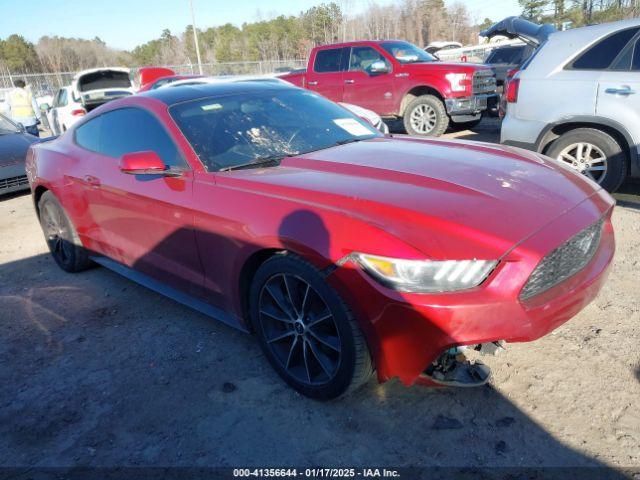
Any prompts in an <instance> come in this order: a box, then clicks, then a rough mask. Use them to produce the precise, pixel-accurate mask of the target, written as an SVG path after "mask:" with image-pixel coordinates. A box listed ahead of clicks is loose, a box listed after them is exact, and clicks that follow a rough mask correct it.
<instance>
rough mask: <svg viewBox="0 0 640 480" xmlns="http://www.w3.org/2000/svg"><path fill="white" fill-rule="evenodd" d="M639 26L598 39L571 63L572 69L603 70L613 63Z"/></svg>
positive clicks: (639, 28)
mask: <svg viewBox="0 0 640 480" xmlns="http://www.w3.org/2000/svg"><path fill="white" fill-rule="evenodd" d="M638 30H640V27H635V28H627V29H626V30H621V31H619V32H616V33H614V34H612V35H609V36H608V37H606V38H604V39H603V40H600V41H599V42H598V43H596V44H595V45H594V46H593V47H591V48H589V49H588V50H587V51H586V52H584V53H583V54H582V55H580V56H579V57H578V58H577V59H576V60H575V61H574V62H573V64H572V65H571V68H572V69H573V70H605V69H607V68H609V66H610V65H611V64H612V63H613V61H614V60H615V59H616V57H617V56H618V55H619V54H620V52H621V51H622V49H623V48H624V47H625V46H626V45H627V43H629V41H630V40H631V39H632V38H633V36H634V35H635V34H636V33H638Z"/></svg>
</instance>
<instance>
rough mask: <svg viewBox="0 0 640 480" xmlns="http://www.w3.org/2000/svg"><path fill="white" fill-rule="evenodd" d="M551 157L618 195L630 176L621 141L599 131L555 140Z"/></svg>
mask: <svg viewBox="0 0 640 480" xmlns="http://www.w3.org/2000/svg"><path fill="white" fill-rule="evenodd" d="M547 155H548V156H550V157H551V158H555V159H556V160H558V161H559V162H563V163H564V164H565V165H567V166H569V167H571V168H573V169H574V170H576V171H578V172H580V173H582V174H583V175H586V176H587V177H589V178H591V179H592V180H593V181H595V182H596V183H598V184H599V185H600V186H601V187H602V188H604V189H605V190H607V191H608V192H615V191H616V190H617V189H618V187H620V185H621V184H622V182H623V181H624V179H625V177H626V175H627V155H626V153H625V152H624V151H623V150H622V148H621V147H620V145H619V144H618V142H617V141H616V140H615V139H614V138H613V137H612V136H611V135H608V134H607V133H605V132H603V131H601V130H596V129H595V128H577V129H575V130H571V131H569V132H567V133H565V134H563V135H561V136H560V138H558V139H557V140H555V141H554V142H553V143H552V144H551V147H550V148H549V150H548V151H547Z"/></svg>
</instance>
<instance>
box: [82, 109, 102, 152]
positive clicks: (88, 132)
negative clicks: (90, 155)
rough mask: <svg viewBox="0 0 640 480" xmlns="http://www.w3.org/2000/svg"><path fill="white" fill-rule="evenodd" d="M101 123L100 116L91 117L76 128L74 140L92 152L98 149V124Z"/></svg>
mask: <svg viewBox="0 0 640 480" xmlns="http://www.w3.org/2000/svg"><path fill="white" fill-rule="evenodd" d="M101 124H102V116H99V117H95V118H92V119H91V120H89V121H87V122H86V123H84V124H82V125H80V126H79V127H78V128H76V132H75V141H76V143H77V144H78V145H79V146H81V147H82V148H84V149H86V150H91V151H92V152H99V151H100V126H101Z"/></svg>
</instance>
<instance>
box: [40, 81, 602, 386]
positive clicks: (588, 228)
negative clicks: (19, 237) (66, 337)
mask: <svg viewBox="0 0 640 480" xmlns="http://www.w3.org/2000/svg"><path fill="white" fill-rule="evenodd" d="M27 171H28V176H29V181H30V183H31V188H32V192H33V197H34V200H35V206H36V209H37V213H38V216H39V218H40V221H41V224H42V227H43V230H44V233H45V235H46V239H47V242H48V245H49V248H50V250H51V253H52V255H53V258H54V259H55V261H56V262H57V263H58V265H59V266H60V267H62V268H63V269H64V270H66V271H69V272H77V271H80V270H83V269H85V268H87V267H89V266H91V265H92V264H94V263H98V264H101V265H103V266H106V267H108V268H111V269H113V270H115V271H117V272H119V273H121V274H123V275H125V276H127V277H129V278H131V279H133V280H135V281H137V282H140V283H141V284H143V285H146V286H147V287H149V288H152V289H154V290H157V291H159V292H161V293H164V294H166V295H168V296H170V297H172V298H174V299H176V300H177V301H179V302H182V303H184V304H187V305H190V306H192V307H194V308H196V309H198V310H200V311H201V312H204V313H206V314H209V315H211V316H213V317H216V318H218V319H220V320H222V321H224V322H226V323H227V324H229V325H232V326H234V327H236V328H239V329H242V330H246V331H252V332H255V333H256V336H257V338H258V339H259V341H260V343H261V345H262V348H263V350H264V352H265V355H266V356H267V358H268V359H269V361H270V362H271V364H272V365H273V367H274V368H275V370H276V371H277V372H278V373H279V374H280V375H281V376H282V377H283V378H284V380H286V381H287V382H288V383H289V384H290V385H291V386H293V387H294V388H295V389H297V390H298V391H300V392H302V393H303V394H305V395H308V396H311V397H315V398H332V397H336V396H338V395H341V394H343V393H345V392H347V391H349V390H352V389H354V388H356V387H357V386H359V385H361V384H362V383H364V382H365V381H366V380H367V379H368V378H369V377H370V375H371V374H372V373H373V372H374V371H375V372H377V377H378V380H379V381H385V380H387V379H390V378H392V377H399V378H400V380H401V381H402V382H403V383H405V384H406V385H410V384H413V383H416V382H418V383H423V384H424V383H426V384H431V385H476V384H481V383H483V382H484V381H486V379H487V377H488V371H487V369H486V367H484V366H483V365H482V364H481V363H479V362H477V363H473V362H471V361H469V360H465V358H464V356H461V355H460V351H459V350H458V348H459V347H461V346H467V347H468V346H476V348H478V349H481V350H482V349H484V348H485V347H491V345H493V344H494V342H498V341H502V340H504V341H507V342H524V341H531V340H535V339H537V338H539V337H541V336H543V335H545V334H546V333H548V332H550V331H551V330H553V329H554V328H556V327H558V326H559V325H560V324H562V323H564V322H566V321H567V320H569V319H570V318H571V317H573V316H574V315H575V314H576V313H578V312H579V311H580V310H581V309H582V308H583V307H584V306H585V305H586V304H587V303H589V302H590V301H591V300H592V299H593V298H594V297H595V296H596V294H597V293H598V291H599V289H600V288H601V286H602V284H603V282H604V281H605V277H606V272H607V267H608V265H609V263H610V262H611V259H612V256H613V253H614V235H613V230H612V226H611V221H610V217H611V211H612V208H613V200H612V199H611V197H610V196H609V195H608V194H607V193H606V192H605V191H603V190H602V189H600V188H599V187H598V186H597V185H596V184H595V183H593V182H591V181H590V180H588V179H586V178H585V177H583V176H581V175H578V174H575V173H574V172H573V171H570V170H567V169H565V168H564V167H562V166H560V165H558V164H556V163H555V162H554V161H552V160H550V159H548V158H546V157H544V156H541V155H538V154H535V153H531V152H525V151H521V150H516V149H513V148H508V147H503V146H499V145H489V144H480V143H472V142H461V141H446V140H428V139H421V140H418V139H413V138H408V137H407V138H390V137H385V136H383V135H381V134H380V133H379V132H378V131H376V130H375V129H373V128H372V127H371V126H370V125H368V124H367V123H366V122H364V121H362V120H360V119H359V118H357V117H355V116H354V115H352V114H351V113H349V112H348V111H346V110H345V109H343V108H342V107H340V106H338V105H336V104H334V103H332V102H329V101H328V100H326V99H324V98H322V97H321V96H319V95H317V94H315V93H313V92H309V91H305V90H300V89H297V88H295V87H292V86H286V85H282V84H280V83H271V82H251V81H248V82H241V83H229V84H213V85H195V86H185V87H180V88H170V89H159V90H156V91H154V92H148V93H145V94H143V95H136V96H132V97H128V98H125V99H122V100H117V101H114V102H110V103H108V104H106V105H104V106H102V107H100V108H99V109H96V110H94V111H93V112H91V113H90V114H89V115H87V116H85V117H84V118H83V120H82V121H80V122H78V123H77V124H76V125H75V126H74V127H73V128H71V129H69V131H68V132H67V133H65V134H64V135H63V136H61V137H60V138H59V139H57V140H55V141H52V142H48V143H44V144H38V145H35V146H33V147H32V148H31V150H30V152H29V154H28V158H27Z"/></svg>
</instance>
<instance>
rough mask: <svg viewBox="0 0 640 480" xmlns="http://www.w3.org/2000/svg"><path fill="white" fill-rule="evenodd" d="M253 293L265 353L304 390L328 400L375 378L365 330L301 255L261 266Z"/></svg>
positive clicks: (274, 259)
mask: <svg viewBox="0 0 640 480" xmlns="http://www.w3.org/2000/svg"><path fill="white" fill-rule="evenodd" d="M249 295H250V296H249V308H250V316H251V322H252V325H253V328H254V330H255V332H256V334H257V336H258V339H259V342H260V346H261V347H262V350H263V352H264V353H265V355H266V356H267V358H268V360H269V362H270V363H271V365H272V366H273V368H274V369H275V370H276V372H278V374H279V375H280V376H281V377H282V378H283V379H284V381H285V382H287V383H288V384H289V385H290V386H292V387H293V388H294V389H296V390H297V391H298V392H300V393H301V394H303V395H305V396H307V397H311V398H315V399H320V400H328V399H332V398H336V397H339V396H340V395H343V394H345V393H347V392H351V391H353V390H355V389H357V388H358V387H359V386H361V385H362V384H364V383H366V381H367V380H368V379H369V378H370V377H371V375H372V373H373V366H372V363H371V357H370V355H369V350H368V348H367V345H366V342H365V340H364V336H363V334H362V332H361V330H360V327H359V326H358V325H357V323H356V321H355V319H354V318H353V315H352V314H351V312H350V311H349V308H348V307H347V306H346V304H345V303H344V301H343V300H342V299H341V298H340V296H339V295H338V293H337V292H336V291H335V290H334V289H333V288H332V287H331V286H330V285H328V284H327V283H326V282H325V280H324V278H323V276H322V274H321V273H320V271H319V270H318V269H316V268H315V267H314V266H313V265H311V264H310V263H308V262H306V261H305V260H303V259H302V258H300V257H298V256H297V255H293V254H278V255H276V256H274V257H272V258H270V259H269V260H267V261H266V262H265V263H264V264H262V265H261V266H260V268H259V269H258V271H257V272H256V275H255V277H254V279H253V282H252V285H251V289H250V293H249Z"/></svg>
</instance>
